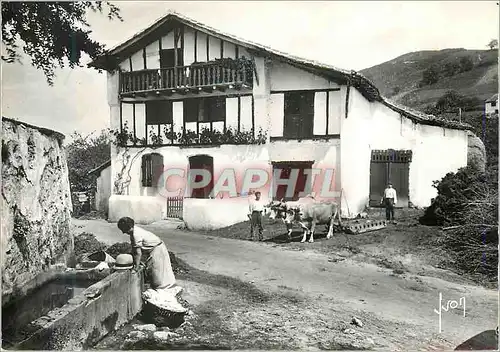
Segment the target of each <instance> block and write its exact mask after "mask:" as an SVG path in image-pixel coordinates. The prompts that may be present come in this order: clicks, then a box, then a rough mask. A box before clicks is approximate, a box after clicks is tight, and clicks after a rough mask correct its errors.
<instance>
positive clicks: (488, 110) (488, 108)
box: [484, 93, 498, 115]
mask: <svg viewBox="0 0 500 352" xmlns="http://www.w3.org/2000/svg"><path fill="white" fill-rule="evenodd" d="M484 112H485V114H486V115H492V114H498V93H497V94H493V95H492V96H491V97H490V98H489V99H487V100H486V101H485V102H484Z"/></svg>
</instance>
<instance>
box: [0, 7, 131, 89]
mask: <svg viewBox="0 0 500 352" xmlns="http://www.w3.org/2000/svg"><path fill="white" fill-rule="evenodd" d="M104 4H105V7H107V17H108V18H109V19H110V20H112V19H119V20H120V21H123V19H122V18H121V16H120V10H119V8H118V7H116V6H115V5H112V4H111V3H109V2H105V3H104ZM1 6H2V42H3V44H4V47H5V50H6V54H7V55H6V56H4V55H2V60H3V61H5V62H7V63H12V62H15V61H19V59H20V55H19V52H18V51H19V47H18V43H19V40H21V41H22V42H23V46H22V49H23V51H24V53H25V54H27V55H28V56H29V57H30V58H31V64H32V65H33V66H34V67H36V68H37V69H41V70H42V71H43V73H44V74H45V77H46V78H47V82H48V83H49V85H52V84H53V79H54V69H55V68H56V67H57V66H59V67H61V68H62V67H64V66H65V61H67V62H68V63H69V67H70V68H74V67H75V66H80V67H81V63H80V61H81V58H82V54H83V53H84V54H87V55H89V56H90V58H91V59H95V58H96V57H97V56H99V55H100V54H102V53H103V52H104V45H102V44H100V43H99V42H96V41H94V40H93V39H91V38H90V33H91V31H90V30H89V28H90V25H89V24H88V23H87V20H86V15H87V11H88V10H90V11H94V12H100V13H103V11H104V9H103V2H102V1H98V2H91V1H85V2H81V1H80V2H38V1H37V2H5V1H4V2H2V5H1Z"/></svg>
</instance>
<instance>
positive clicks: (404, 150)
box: [90, 13, 468, 228]
mask: <svg viewBox="0 0 500 352" xmlns="http://www.w3.org/2000/svg"><path fill="white" fill-rule="evenodd" d="M90 66H93V67H96V68H101V69H104V70H106V71H108V102H109V105H110V114H111V128H112V129H113V130H115V131H119V132H118V133H117V141H118V143H117V145H116V146H113V147H112V151H111V156H112V159H111V180H112V188H113V190H112V195H111V197H110V199H109V218H110V220H117V219H118V218H119V217H121V216H125V215H128V216H132V217H134V218H135V219H136V220H137V221H139V222H149V221H154V220H159V219H161V218H165V217H167V216H175V213H176V211H178V210H179V209H176V208H175V207H178V206H179V204H181V205H182V209H181V210H180V211H178V212H177V216H182V217H183V219H184V221H185V222H186V223H187V224H188V226H190V227H191V228H216V227H221V226H228V225H231V224H233V223H236V222H239V221H244V220H246V219H247V217H246V213H247V211H248V200H247V198H246V196H245V194H237V195H236V196H235V195H234V194H232V195H231V194H227V192H226V194H215V195H214V194H213V193H214V192H212V191H213V187H214V180H216V179H217V177H218V175H220V174H221V173H224V172H226V171H225V170H228V169H230V170H232V171H231V172H234V174H235V175H236V177H235V179H236V182H237V183H241V182H243V178H244V177H243V176H242V175H243V174H244V173H245V170H248V169H259V170H265V171H266V172H268V173H269V174H273V173H275V172H277V173H280V175H281V178H282V179H287V178H289V177H290V178H291V180H290V183H289V184H288V185H286V184H279V185H277V183H276V182H275V181H274V180H272V181H271V182H270V183H268V184H266V185H265V186H263V189H259V190H261V191H263V198H264V197H265V196H266V195H267V196H268V197H270V198H274V199H281V198H285V199H297V197H298V196H299V193H301V191H304V190H305V189H307V188H308V187H310V188H311V189H313V190H314V189H317V186H315V185H314V186H312V187H311V184H310V183H311V181H312V178H310V177H307V174H308V172H310V170H312V169H320V170H330V171H333V173H331V175H333V176H332V177H330V178H331V181H329V182H330V185H329V189H330V190H334V191H336V192H334V193H330V194H335V195H336V196H335V197H334V198H335V199H336V201H338V202H339V203H340V204H341V211H342V214H343V216H351V217H352V216H355V215H357V214H358V213H359V212H361V211H362V210H363V209H364V208H365V206H374V205H377V204H378V203H379V202H380V198H381V195H382V192H383V190H384V187H385V185H386V182H388V181H389V180H390V181H392V183H393V184H394V186H395V188H396V189H397V190H398V193H399V197H398V198H399V199H400V200H399V204H398V205H400V206H403V207H408V206H412V205H413V206H427V205H429V203H430V199H431V198H433V197H434V196H435V189H434V188H433V187H432V182H433V181H434V180H437V179H440V178H441V177H442V176H444V175H445V174H446V173H447V172H450V171H456V170H457V169H458V168H460V167H463V166H465V165H466V164H467V129H468V126H467V125H465V124H460V123H457V122H451V121H447V120H443V119H440V118H437V117H434V116H431V115H426V114H423V113H420V112H417V111H413V110H410V109H408V108H406V107H403V106H399V105H396V104H395V103H393V102H390V101H389V100H387V99H386V98H384V97H382V96H381V95H380V93H379V90H378V89H377V88H376V87H375V86H374V85H373V84H372V83H371V82H370V81H369V80H368V79H366V78H365V77H363V76H362V75H361V74H359V73H357V72H355V71H347V70H343V69H339V68H336V67H332V66H329V65H325V64H321V63H318V62H313V61H308V60H304V59H301V58H297V57H294V56H292V55H289V54H286V53H282V52H278V51H276V50H273V49H271V48H268V47H264V46H262V45H258V44H255V43H251V42H248V41H244V40H242V39H239V38H236V37H234V36H232V35H229V34H225V33H222V32H220V31H218V30H216V29H213V28H211V27H208V26H206V25H204V24H202V23H199V22H197V21H194V20H192V19H189V18H186V17H185V16H183V15H180V14H178V13H169V14H167V15H166V16H165V17H163V18H161V19H160V20H158V21H157V22H155V23H154V24H153V25H151V26H150V27H148V28H147V29H145V30H143V31H142V32H140V33H137V34H136V35H134V36H133V37H132V38H130V39H129V40H127V41H125V42H124V43H122V44H120V45H118V46H116V47H114V48H113V49H110V50H109V51H108V52H107V53H106V54H105V55H103V56H102V57H101V58H99V59H97V60H95V61H94V62H92V63H91V64H90ZM172 168H181V169H184V170H205V172H206V173H208V174H210V175H213V178H212V179H211V180H210V181H209V182H208V183H207V184H206V185H205V186H203V187H198V188H193V187H190V183H189V182H188V183H187V186H186V189H185V192H183V193H182V194H181V196H180V198H174V199H171V198H169V197H165V187H166V186H165V179H166V177H165V173H167V174H168V172H169V171H168V170H170V169H172ZM293 170H298V173H295V175H291V174H292V173H293ZM170 179H172V176H171V175H170V177H169V180H170ZM191 181H193V180H191ZM266 187H267V188H266ZM289 187H292V188H293V190H292V191H291V192H289V193H288V194H287V190H288V189H289ZM318 187H319V188H321V187H322V186H321V185H320V186H318ZM236 188H237V189H241V185H237V187H236ZM222 193H224V192H222ZM240 193H245V192H240ZM174 204H175V205H174ZM173 214H174V215H173Z"/></svg>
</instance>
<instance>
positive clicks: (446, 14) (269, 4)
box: [2, 1, 499, 137]
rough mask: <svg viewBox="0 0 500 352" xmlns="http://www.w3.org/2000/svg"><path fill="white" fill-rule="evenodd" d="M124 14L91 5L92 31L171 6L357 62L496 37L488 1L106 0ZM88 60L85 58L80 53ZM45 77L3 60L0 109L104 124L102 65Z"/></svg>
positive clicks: (349, 64)
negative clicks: (116, 16)
mask: <svg viewBox="0 0 500 352" xmlns="http://www.w3.org/2000/svg"><path fill="white" fill-rule="evenodd" d="M112 3H113V4H115V5H117V6H118V7H120V9H121V15H122V17H123V19H124V21H123V22H119V21H116V20H115V21H109V20H108V19H107V18H106V16H102V15H99V14H94V13H90V14H89V17H88V19H89V23H90V25H91V29H92V35H91V36H92V38H93V39H95V40H97V41H99V42H101V43H103V44H105V45H106V47H108V48H109V47H112V46H115V45H117V44H120V43H121V42H123V41H125V40H127V39H128V38H130V37H131V36H133V35H134V34H135V33H136V32H138V31H140V30H142V29H145V28H147V27H148V26H149V25H150V24H152V23H153V22H154V21H155V20H157V19H158V18H161V17H163V15H165V14H166V12H168V11H169V10H173V11H176V12H179V13H182V14H184V15H185V16H188V17H191V18H193V19H195V20H198V21H201V22H203V23H205V24H207V25H209V26H211V27H214V28H217V29H220V30H222V31H224V32H227V33H231V34H233V35H236V36H238V37H240V38H243V39H247V40H249V41H253V42H256V43H260V44H263V45H266V46H270V47H273V48H275V49H277V50H280V51H284V52H288V53H290V54H293V55H296V56H301V57H304V58H307V59H313V60H317V61H320V62H324V63H326V64H331V65H334V66H337V67H340V68H344V69H353V70H362V69H364V68H368V67H372V66H375V65H377V64H380V63H383V62H385V61H388V60H391V59H393V58H396V57H398V56H400V55H403V54H406V53H408V52H413V51H420V50H440V49H447V48H465V49H486V44H488V43H489V41H490V40H491V39H493V38H498V28H499V6H497V5H496V1H276V2H273V1H191V2H190V1H178V2H163V1H140V2H134V1H126V2H119V1H112ZM89 61H90V60H89V59H88V58H85V61H84V63H85V64H86V63H88V62H89ZM56 75H57V76H56V79H55V83H54V86H53V87H50V86H49V85H48V84H47V83H46V79H45V76H44V75H43V73H42V72H41V71H38V70H36V69H35V68H34V67H32V66H31V63H30V59H29V58H27V57H23V59H22V64H17V63H16V64H5V63H3V62H2V116H6V117H11V118H17V119H19V120H22V121H26V122H28V123H31V124H34V125H38V126H42V127H47V128H51V129H54V130H56V131H59V132H62V133H64V134H66V135H67V136H68V137H69V135H70V134H71V133H73V132H74V131H78V132H80V133H82V134H89V133H92V132H94V131H96V132H99V131H100V130H101V129H103V128H108V127H109V107H108V105H107V96H106V94H107V86H106V85H107V83H106V73H98V72H97V71H96V70H94V69H90V68H77V69H73V70H71V69H69V68H66V69H57V70H56Z"/></svg>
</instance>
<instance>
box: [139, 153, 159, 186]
mask: <svg viewBox="0 0 500 352" xmlns="http://www.w3.org/2000/svg"><path fill="white" fill-rule="evenodd" d="M162 173H163V156H162V155H161V154H158V153H152V154H146V155H143V156H142V165H141V174H142V187H155V188H156V187H158V181H159V180H160V177H161V174H162Z"/></svg>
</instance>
